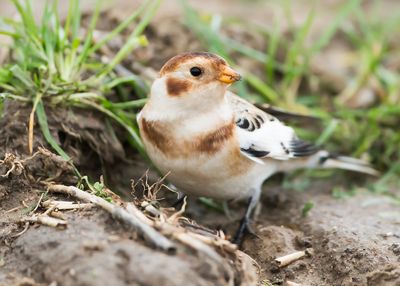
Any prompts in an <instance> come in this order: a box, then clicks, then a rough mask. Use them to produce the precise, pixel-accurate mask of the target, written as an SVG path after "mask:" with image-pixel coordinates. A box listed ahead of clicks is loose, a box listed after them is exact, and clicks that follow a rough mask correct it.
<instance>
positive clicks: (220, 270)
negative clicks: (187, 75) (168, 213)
mask: <svg viewBox="0 0 400 286" xmlns="http://www.w3.org/2000/svg"><path fill="white" fill-rule="evenodd" d="M211 2H212V3H215V2H216V1H210V3H211ZM222 2H227V1H222ZM328 2H329V3H330V4H329V5H334V4H332V3H331V2H334V1H328ZM389 3H391V2H390V1H389ZM121 5H122V4H121ZM210 5H213V4H210ZM221 5H222V4H221ZM224 5H227V4H226V3H225V4H224ZM206 6H207V5H206ZM214 6H215V5H214ZM214 6H212V7H211V6H210V7H208V6H207V7H208V8H209V9H211V10H213V11H214V12H215V11H220V10H218V9H220V8H221V7H225V6H219V5H217V6H218V7H214ZM173 7H175V6H172V7H171V6H169V7H164V8H163V9H164V10H163V11H164V13H166V14H167V12H166V11H169V12H168V13H169V14H168V15H175V14H174V13H175V9H173ZM235 7H236V6H235V5H233V6H232V9H231V10H232V13H233V14H235V13H237V14H238V13H243V12H242V11H241V10H237V9H236V8H235ZM246 9H247V8H246ZM248 9H250V8H248ZM171 11H172V12H171ZM258 11H261V10H260V9H258ZM299 11H300V12H299V14H300V15H303V14H304V13H302V12H301V11H302V10H301V8H299ZM113 13H114V14H115V13H116V12H113ZM260 13H261V12H260ZM117 14H118V13H117ZM261 14H262V13H261ZM239 15H240V14H239ZM263 15H264V14H262V15H260V16H258V17H256V16H255V17H254V19H260V18H262V17H263ZM114 16H115V15H114ZM115 17H117V16H115ZM300 18H301V17H300ZM262 19H264V18H262ZM147 36H148V38H149V41H150V46H149V47H148V48H146V49H141V50H138V51H137V52H136V53H135V55H134V56H133V57H132V59H133V58H135V57H136V58H139V59H141V62H142V63H143V64H146V65H149V66H151V67H153V68H154V69H156V70H157V69H159V67H160V66H161V65H162V63H163V62H164V61H165V60H166V59H168V58H169V57H170V56H173V55H175V54H176V53H179V52H183V51H187V50H196V49H201V44H200V43H199V42H197V41H196V40H195V37H194V36H193V35H191V33H190V31H188V29H187V28H185V27H183V26H182V25H181V24H180V23H179V21H177V20H176V19H175V18H173V17H165V18H161V19H159V20H158V22H157V23H156V24H155V25H152V26H151V27H150V28H149V29H148V30H147ZM177 39H179V40H177ZM254 44H255V45H257V44H260V43H258V42H257V41H256V42H255V43H254ZM238 60H240V59H238ZM242 61H243V64H244V65H245V64H246V61H245V60H242ZM126 67H127V68H130V66H129V62H128V65H127V66H126ZM47 111H48V113H49V124H50V129H51V132H52V134H53V136H54V137H55V138H57V140H58V141H59V143H60V144H61V145H62V146H63V148H64V149H65V150H67V151H68V153H69V154H71V156H72V157H73V159H74V162H75V163H76V165H77V167H78V168H79V169H80V170H81V171H82V173H85V174H89V175H91V176H92V177H93V178H96V179H97V178H99V177H100V175H104V178H105V180H106V183H107V184H108V185H109V186H110V187H111V188H112V189H113V190H116V191H117V192H118V193H119V194H122V195H123V196H124V197H125V198H126V199H128V200H132V199H133V198H132V195H131V194H130V193H131V188H130V185H131V179H135V180H138V179H139V178H140V177H141V176H142V175H143V174H144V173H145V172H146V171H147V169H148V168H149V165H148V163H147V162H145V161H143V160H142V159H140V158H139V156H138V155H137V154H135V153H134V152H133V151H132V150H131V149H129V148H126V146H125V144H124V142H119V141H115V139H114V137H113V136H111V135H110V134H109V133H108V132H107V130H105V129H104V128H103V123H104V122H103V121H102V120H103V119H102V118H101V116H99V115H98V114H96V113H87V112H84V113H82V112H79V110H74V114H76V115H75V116H74V117H70V116H69V114H70V112H69V111H62V110H47ZM29 112H30V111H29V107H24V106H21V105H18V106H14V105H13V104H10V105H6V107H5V114H4V116H3V118H2V119H1V122H0V160H3V159H4V158H5V156H6V154H12V155H15V156H16V157H15V158H14V160H11V159H10V160H11V161H10V162H11V163H10V164H8V165H7V164H3V165H1V166H0V175H1V174H5V173H6V172H7V171H8V170H9V169H10V168H11V167H12V164H13V162H14V164H15V165H16V168H15V170H14V171H13V172H11V173H10V175H9V176H8V177H7V178H2V177H0V285H257V284H258V285H290V284H289V281H291V282H295V283H298V284H299V285H315V286H323V285H360V286H361V285H371V286H372V285H374V286H375V285H377V286H379V285H389V286H390V285H400V210H399V206H398V203H397V204H396V203H395V202H394V201H393V200H391V199H390V197H388V196H380V195H374V194H372V193H370V192H368V191H365V190H362V188H357V191H355V192H350V191H349V190H350V188H351V186H353V185H354V184H355V185H356V186H363V185H365V182H363V181H365V180H368V179H367V178H365V179H362V181H354V179H353V178H351V177H352V176H351V174H344V173H337V175H335V176H333V177H330V178H329V179H326V180H324V181H321V180H315V181H313V182H312V183H311V184H310V185H309V186H308V187H307V190H305V191H302V192H299V191H296V190H294V188H283V187H281V185H282V182H281V180H280V178H275V179H273V180H272V182H270V183H268V185H267V186H265V188H264V195H263V198H262V202H261V204H260V207H259V209H258V215H257V217H256V219H255V221H254V224H253V227H254V231H255V234H256V235H248V236H247V237H246V239H245V241H244V243H243V245H242V246H241V248H242V250H243V252H244V253H245V254H248V255H249V256H250V257H251V258H253V259H254V260H255V261H256V264H254V263H253V261H252V260H251V259H250V258H249V257H247V256H246V255H245V254H243V255H242V256H240V257H231V256H229V255H226V256H225V257H224V260H222V261H215V260H212V259H210V258H209V257H207V256H204V255H202V254H201V253H198V252H196V251H194V250H193V249H191V248H189V247H187V246H185V245H179V246H178V249H177V252H176V253H175V254H169V253H164V252H162V251H158V250H156V249H154V248H152V247H150V246H149V245H148V244H147V243H146V242H144V241H143V239H142V238H141V237H140V236H139V235H137V233H135V232H134V231H132V230H130V229H128V228H127V227H126V226H124V225H122V224H121V223H119V222H118V221H116V220H115V219H113V218H112V217H111V216H110V215H109V214H108V213H106V212H104V211H103V210H101V209H99V208H97V207H93V208H85V209H80V210H76V211H67V212H63V213H62V215H63V217H64V218H65V219H66V220H67V221H68V225H67V226H66V227H56V228H55V227H49V226H43V225H38V224H27V223H25V222H23V221H22V220H23V219H24V218H26V217H27V216H28V215H29V214H31V213H32V211H33V210H34V209H35V207H36V206H37V204H38V201H39V200H40V198H41V196H42V195H43V193H44V191H45V187H44V185H43V184H41V183H40V181H42V180H44V179H48V178H51V180H52V181H56V182H58V183H63V184H76V183H77V179H76V177H75V176H74V175H73V170H72V168H71V166H70V165H69V164H68V163H66V162H63V161H62V160H60V158H58V156H55V155H54V154H51V153H50V154H49V153H41V154H39V155H37V156H36V157H35V158H32V159H27V158H29V156H28V155H26V148H27V147H26V146H27V140H26V139H27V122H28V114H29ZM77 134H79V135H77ZM40 146H44V147H48V146H47V145H46V143H45V142H44V140H43V138H42V137H41V136H40V132H39V130H36V131H35V150H38V147H40ZM126 158H128V159H126ZM24 160H25V161H24ZM17 162H21V165H18V164H17ZM21 166H22V167H21ZM157 178H158V176H157V174H156V173H154V172H151V171H150V172H149V180H150V181H151V182H154V181H155V180H157ZM338 187H341V188H342V189H343V190H344V191H343V192H341V193H340V194H341V195H340V196H339V197H338V194H337V191H336V190H337V189H338ZM162 196H165V197H167V200H165V201H162V204H163V205H164V206H170V205H171V202H172V201H173V199H174V198H175V196H174V194H171V193H170V192H168V191H165V193H162ZM46 198H56V199H62V200H73V199H72V198H68V197H65V196H53V195H49V194H46ZM310 202H312V204H313V207H312V209H311V210H310V211H309V212H307V213H306V214H304V211H303V208H304V206H305V205H307V204H309V203H310ZM35 211H36V212H43V211H44V210H43V209H41V207H38V208H37V209H36V210H35ZM243 211H244V205H242V204H237V203H236V204H230V208H229V214H224V213H221V212H218V211H216V210H214V209H212V208H210V207H207V206H205V205H204V204H202V203H200V202H199V201H198V200H196V198H191V199H190V200H189V203H188V207H187V210H186V213H185V216H187V217H189V218H191V219H194V220H195V221H196V222H197V223H198V224H201V225H204V226H207V227H209V228H212V229H220V230H223V231H224V232H225V233H226V234H227V236H228V238H229V235H230V234H233V233H234V231H235V228H236V227H237V226H238V221H239V219H240V216H241V214H242V213H243ZM306 249H312V251H310V254H309V255H307V256H305V257H303V258H301V259H299V260H297V261H295V262H293V263H291V264H290V265H288V266H286V267H279V266H278V265H277V263H276V262H275V261H274V259H275V258H277V257H281V256H284V255H287V254H291V253H293V252H296V251H301V250H306ZM292 285H294V284H292Z"/></svg>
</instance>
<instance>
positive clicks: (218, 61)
mask: <svg viewBox="0 0 400 286" xmlns="http://www.w3.org/2000/svg"><path fill="white" fill-rule="evenodd" d="M198 57H201V58H205V59H208V60H210V61H211V62H212V64H213V65H215V66H220V65H227V63H226V61H225V60H224V59H223V58H221V57H219V56H217V55H214V54H211V53H206V52H194V53H184V54H180V55H177V56H175V57H173V58H172V59H170V60H169V61H167V62H166V63H165V64H164V66H163V67H162V68H161V71H160V75H161V76H163V75H165V74H166V73H168V72H173V71H175V70H176V69H177V67H178V66H179V65H180V64H182V63H184V62H186V61H188V60H191V59H193V58H198Z"/></svg>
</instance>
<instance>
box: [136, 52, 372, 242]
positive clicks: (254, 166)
mask: <svg viewBox="0 0 400 286" xmlns="http://www.w3.org/2000/svg"><path fill="white" fill-rule="evenodd" d="M238 80H240V75H239V73H237V72H236V71H234V70H233V69H232V68H230V67H229V66H228V64H227V62H226V61H225V60H224V59H223V58H221V57H219V56H216V55H214V54H211V53H186V54H181V55H178V56H175V57H173V58H172V59H170V60H169V61H168V62H167V63H166V64H165V65H164V66H163V67H162V68H161V71H160V74H159V77H158V78H157V79H156V80H155V81H154V83H153V85H152V87H151V92H150V98H149V101H148V102H147V104H146V105H145V107H144V108H143V110H142V111H141V113H140V114H139V116H138V124H139V128H140V133H141V136H142V139H143V143H144V146H145V148H146V151H147V153H148V155H149V157H150V159H151V160H152V161H153V163H154V164H155V166H156V167H157V168H158V169H159V170H160V171H161V172H163V173H164V174H166V173H168V172H169V173H170V174H169V175H168V180H169V181H170V182H171V183H172V184H174V185H175V186H176V187H178V189H180V190H181V191H183V192H184V193H186V194H191V195H196V196H205V197H211V198H216V199H224V200H228V199H246V198H249V204H248V207H247V210H246V213H245V215H244V218H243V220H242V223H241V226H240V228H239V231H238V233H237V234H236V238H235V240H236V241H240V240H241V237H242V234H243V233H244V231H245V230H246V229H247V227H248V223H249V219H250V217H251V214H252V211H253V209H254V207H255V206H256V204H257V202H258V200H259V198H260V193H261V186H262V184H263V182H264V181H265V180H266V179H267V178H268V177H270V176H271V175H273V174H274V173H276V172H287V171H291V170H294V169H298V168H315V167H319V168H332V167H333V168H342V169H348V170H352V171H358V172H363V173H368V174H373V175H375V174H376V173H377V172H376V171H375V170H374V169H372V168H371V167H369V166H368V164H366V163H365V162H364V161H361V160H358V159H354V158H349V157H341V156H340V157H335V156H332V155H331V154H330V153H329V152H327V151H323V150H318V149H317V148H316V147H315V146H314V145H313V144H311V143H309V142H305V141H302V140H301V139H299V138H298V137H297V136H296V134H295V132H294V130H293V129H292V128H291V127H288V126H286V125H285V124H284V123H282V122H280V121H279V120H278V119H277V118H275V117H274V116H272V115H270V114H267V113H265V112H264V111H262V110H260V109H258V108H257V107H255V106H254V105H252V104H251V103H249V102H247V101H246V100H244V99H242V98H240V97H238V96H237V95H235V94H233V93H232V92H230V91H228V90H227V88H228V86H229V85H230V84H232V83H234V82H235V81H238Z"/></svg>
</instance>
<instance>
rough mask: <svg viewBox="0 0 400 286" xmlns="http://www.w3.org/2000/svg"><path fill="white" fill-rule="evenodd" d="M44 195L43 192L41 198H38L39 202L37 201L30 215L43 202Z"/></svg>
mask: <svg viewBox="0 0 400 286" xmlns="http://www.w3.org/2000/svg"><path fill="white" fill-rule="evenodd" d="M43 197H44V193H42V194H41V195H40V198H39V200H38V202H37V204H36V206H35V208H34V209H33V210H31V211H30V213H29V214H30V215H32V214H34V213H35V211H36V210H37V209H38V208H39V206H40V203H41V202H42V200H43Z"/></svg>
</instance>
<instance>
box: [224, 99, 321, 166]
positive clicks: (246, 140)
mask: <svg viewBox="0 0 400 286" xmlns="http://www.w3.org/2000/svg"><path fill="white" fill-rule="evenodd" d="M227 99H228V102H229V104H230V106H231V108H232V110H233V112H234V114H235V121H236V130H237V134H238V137H239V143H240V150H241V152H242V154H244V155H245V156H247V157H248V158H250V159H252V160H254V161H256V162H259V163H262V160H260V159H262V158H272V159H276V160H289V159H292V158H296V157H304V156H310V155H312V154H314V153H316V152H317V151H318V150H317V148H316V146H315V145H313V144H312V143H309V142H306V141H303V140H300V139H299V138H298V137H297V135H296V133H295V131H294V130H293V128H291V127H289V126H286V125H285V124H283V123H282V122H280V121H279V120H278V119H277V118H276V117H274V116H272V115H270V114H268V113H266V112H264V111H262V110H260V109H258V108H257V107H255V106H254V105H253V104H251V103H249V102H248V101H246V100H244V99H242V98H240V97H239V96H237V95H235V94H233V93H231V92H228V93H227Z"/></svg>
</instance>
